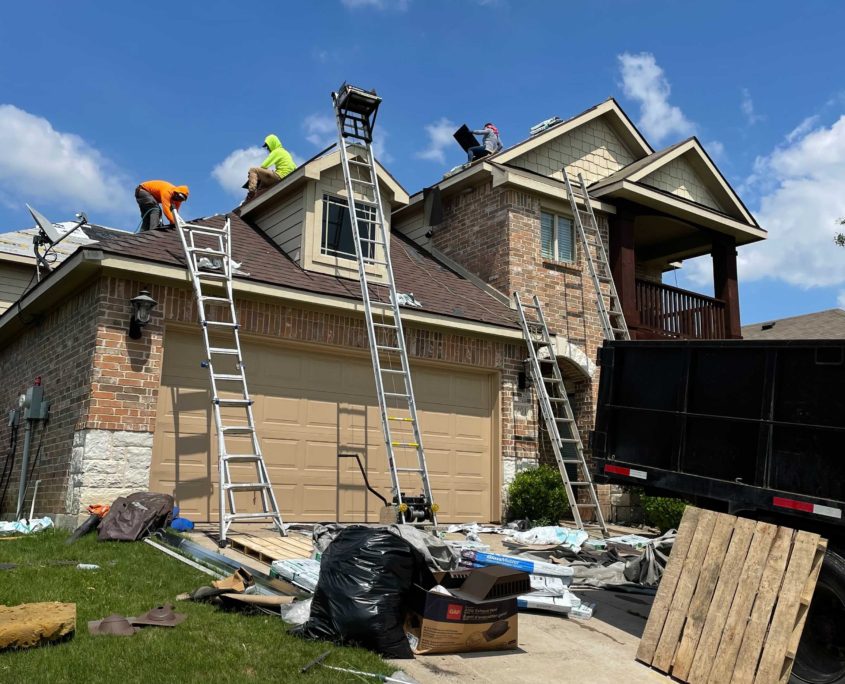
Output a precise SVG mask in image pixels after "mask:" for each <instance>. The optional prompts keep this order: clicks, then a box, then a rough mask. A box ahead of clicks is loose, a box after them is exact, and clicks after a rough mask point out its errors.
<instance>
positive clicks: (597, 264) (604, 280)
mask: <svg viewBox="0 0 845 684" xmlns="http://www.w3.org/2000/svg"><path fill="white" fill-rule="evenodd" d="M563 180H564V182H565V183H566V194H567V195H568V196H569V204H570V206H571V207H572V215H573V217H574V218H575V226H576V227H577V229H578V237H579V239H580V240H581V246H582V247H583V249H584V257H585V258H586V260H587V266H588V267H589V269H590V277H591V278H592V280H593V288H594V289H595V291H596V300H597V303H598V309H599V320H600V321H601V327H602V332H603V333H604V339H606V340H630V339H631V334H630V333H629V332H628V324H627V323H626V322H625V315H624V314H623V313H622V302H621V300H620V299H619V294H618V293H617V292H616V285H615V284H614V282H613V273H611V271H610V263H609V262H608V260H607V252H606V251H605V249H604V242H603V241H602V239H601V233H600V232H599V224H598V222H597V221H596V215H595V214H594V213H593V206H592V203H591V202H590V195H589V193H588V192H587V184H586V183H584V177H583V176H582V175H581V174H580V173H579V174H578V183H579V185H580V186H581V187H580V188H579V190H580V193H581V199H582V201H583V202H584V207H585V209H584V211H585V212H586V214H587V217H588V218H589V224H590V225H589V228H590V232H589V233H588V232H587V230H586V229H585V228H584V223H583V221H582V219H581V212H580V211H579V210H578V205H577V204H576V202H575V193H573V192H572V184H571V182H570V181H569V174H568V173H567V171H566V169H564V170H563ZM590 236H593V238H594V239H593V240H592V241H591V240H590V239H589V238H590ZM593 252H595V258H593ZM602 285H606V286H607V294H606V295H605V293H604V292H603V291H602ZM605 296H607V298H608V301H607V303H605V301H604V298H605Z"/></svg>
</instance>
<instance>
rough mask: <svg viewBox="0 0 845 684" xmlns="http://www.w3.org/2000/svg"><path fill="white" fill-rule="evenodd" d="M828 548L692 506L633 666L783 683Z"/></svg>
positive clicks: (811, 538)
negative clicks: (638, 663)
mask: <svg viewBox="0 0 845 684" xmlns="http://www.w3.org/2000/svg"><path fill="white" fill-rule="evenodd" d="M826 548H827V541H826V540H824V539H821V538H820V537H819V535H817V534H810V533H809V532H803V531H796V530H793V529H791V528H788V527H777V526H775V525H770V524H768V523H762V522H755V521H753V520H747V519H745V518H737V517H735V516H732V515H725V514H722V513H714V512H713V511H706V510H702V509H699V508H695V507H693V506H688V507H687V508H686V510H685V511H684V516H683V519H682V520H681V524H680V527H679V528H678V536H677V539H676V541H675V546H674V548H673V549H672V553H671V555H670V556H669V563H668V565H667V566H666V571H665V572H664V574H663V578H662V579H661V582H660V587H659V588H658V591H657V595H656V596H655V599H654V604H653V605H652V608H651V613H650V615H649V618H648V623H647V624H646V628H645V631H644V632H643V636H642V639H641V641H640V646H639V649H638V650H637V660H639V661H641V662H643V663H645V664H646V665H650V666H651V667H653V668H654V669H656V670H660V671H661V672H665V673H667V674H671V675H672V676H673V677H674V678H676V679H679V680H681V681H683V682H690V683H691V684H704V683H705V682H709V683H712V684H723V683H724V682H731V684H742V683H743V682H754V683H756V684H772V683H773V682H782V683H783V684H786V682H787V681H788V680H789V675H790V673H791V671H792V664H793V661H794V659H795V652H796V651H797V649H798V642H799V640H800V639H801V632H802V631H803V629H804V622H805V621H806V619H807V611H808V610H809V606H810V600H811V599H812V596H813V591H814V589H815V586H816V580H817V579H818V576H819V570H820V569H821V565H822V559H823V557H824V554H825V550H826Z"/></svg>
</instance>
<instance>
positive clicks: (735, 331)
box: [710, 235, 742, 339]
mask: <svg viewBox="0 0 845 684" xmlns="http://www.w3.org/2000/svg"><path fill="white" fill-rule="evenodd" d="M710 254H711V255H712V257H713V293H714V296H715V297H716V299H721V300H722V301H723V302H725V337H727V338H729V339H741V338H742V333H741V332H740V326H739V288H738V286H737V280H736V240H735V239H734V238H733V237H731V236H729V235H717V236H714V238H713V247H712V249H711V251H710Z"/></svg>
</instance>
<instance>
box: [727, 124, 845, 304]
mask: <svg viewBox="0 0 845 684" xmlns="http://www.w3.org/2000/svg"><path fill="white" fill-rule="evenodd" d="M802 125H804V124H802ZM809 127H810V125H805V128H809ZM790 136H791V138H790V137H788V138H787V140H786V142H785V144H783V145H780V146H778V147H777V148H775V150H774V151H773V152H772V153H771V154H770V155H768V156H767V157H763V158H761V159H758V160H757V163H756V164H755V174H757V175H759V176H760V177H763V176H765V177H768V178H770V179H771V180H772V181H773V184H772V187H771V188H769V189H767V190H766V191H765V194H764V195H763V196H762V197H761V198H760V209H759V211H758V212H757V218H758V220H759V221H760V225H761V226H763V228H766V229H767V230H768V231H769V239H768V240H766V241H765V242H763V243H759V244H754V245H749V246H748V247H745V248H743V249H740V250H739V266H740V275H741V277H742V278H743V279H746V280H759V279H762V278H775V279H778V280H782V281H784V282H786V283H789V284H791V285H797V286H800V287H804V288H810V287H824V286H835V285H841V284H845V250H843V249H840V248H837V247H836V246H835V245H834V244H833V235H834V233H836V232H837V225H836V219H837V218H839V217H841V216H845V192H843V191H842V188H843V187H845V115H842V116H840V118H839V119H838V120H837V121H836V122H835V123H833V124H832V125H831V126H829V127H828V126H821V127H818V128H815V129H813V130H809V131H807V132H805V133H799V134H795V132H794V131H793V133H791V134H790Z"/></svg>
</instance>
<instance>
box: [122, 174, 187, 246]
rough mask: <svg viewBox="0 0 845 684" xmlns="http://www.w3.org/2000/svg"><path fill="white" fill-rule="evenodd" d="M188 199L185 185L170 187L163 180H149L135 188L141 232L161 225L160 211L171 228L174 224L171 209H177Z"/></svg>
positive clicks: (169, 184)
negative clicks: (162, 211) (162, 210)
mask: <svg viewBox="0 0 845 684" xmlns="http://www.w3.org/2000/svg"><path fill="white" fill-rule="evenodd" d="M186 199H188V186H187V185H172V184H171V183H168V182H167V181H163V180H151V181H145V182H143V183H141V184H140V185H139V186H138V187H137V188H135V200H136V201H137V202H138V208H139V209H140V210H141V232H142V233H143V232H144V231H145V230H149V229H150V228H158V226H159V223H161V211H160V210H159V208H158V205H159V204H161V208H162V209H164V215H165V216H166V217H167V220H168V221H170V225H171V226H172V225H173V224H174V223H175V220H174V218H173V212H172V211H171V209H178V208H179V207H181V206H182V202H184V201H185V200H186Z"/></svg>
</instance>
